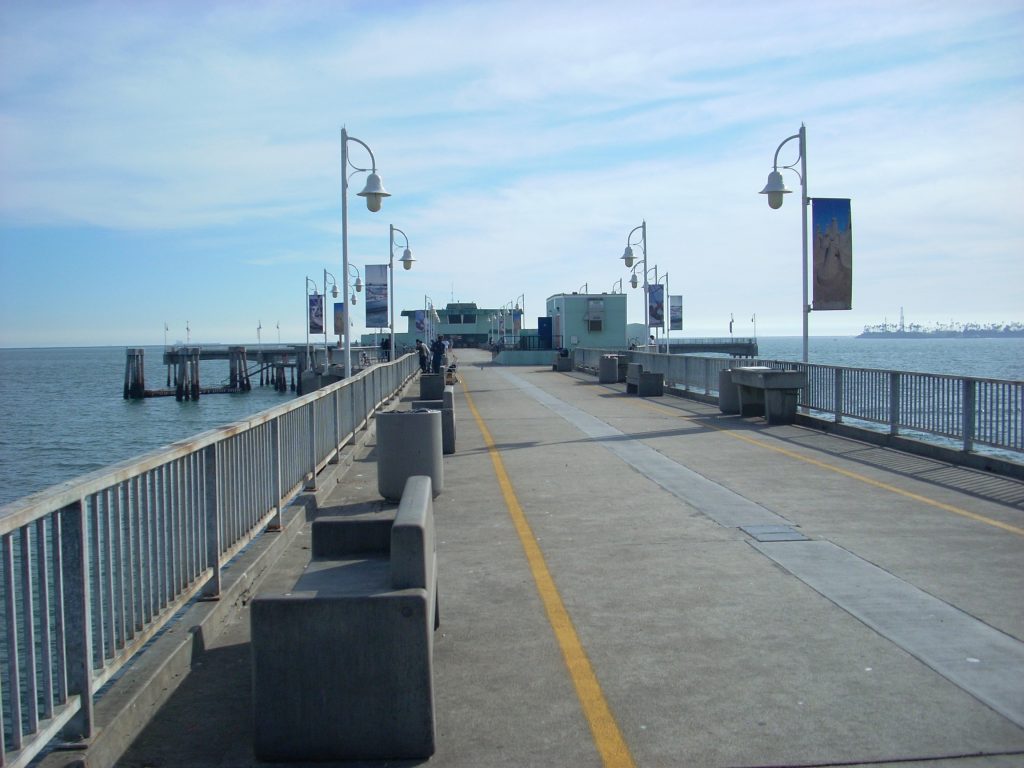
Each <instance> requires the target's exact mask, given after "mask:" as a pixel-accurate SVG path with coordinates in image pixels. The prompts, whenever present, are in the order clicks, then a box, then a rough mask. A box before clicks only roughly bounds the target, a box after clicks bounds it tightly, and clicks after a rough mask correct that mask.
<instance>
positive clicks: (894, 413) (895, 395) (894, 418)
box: [889, 371, 900, 435]
mask: <svg viewBox="0 0 1024 768" xmlns="http://www.w3.org/2000/svg"><path fill="white" fill-rule="evenodd" d="M899 430H900V373H899V371H889V434H890V435H896V434H898V433H899Z"/></svg>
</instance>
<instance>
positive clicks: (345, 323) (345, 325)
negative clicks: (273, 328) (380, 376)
mask: <svg viewBox="0 0 1024 768" xmlns="http://www.w3.org/2000/svg"><path fill="white" fill-rule="evenodd" d="M350 141H354V142H356V143H357V144H359V145H361V146H362V147H363V148H364V149H365V150H366V151H367V152H368V153H369V155H370V167H369V168H360V167H359V166H357V165H356V164H355V163H353V162H352V161H351V160H350V159H349V156H348V143H349V142H350ZM350 166H351V168H352V174H351V175H352V176H354V175H355V174H357V173H367V172H368V173H369V175H368V176H367V177H366V186H364V187H363V191H362V192H358V193H357V194H358V195H359V197H363V198H366V207H367V209H368V210H369V211H371V212H372V213H376V212H377V211H379V210H380V206H381V202H382V201H383V200H384V198H385V197H390V196H391V193H390V192H388V191H386V190H385V189H384V184H383V183H382V182H381V180H380V176H378V175H377V161H376V159H374V157H373V150H371V149H370V148H369V146H367V145H366V143H365V142H363V141H361V140H359V139H357V138H356V137H354V136H349V135H348V131H346V130H345V129H344V128H342V129H341V279H342V286H343V290H342V295H344V296H346V297H347V296H348V267H349V264H348V179H349V175H350V174H349V172H348V169H349V167H350ZM354 298H355V296H353V299H354ZM341 324H342V331H344V333H345V352H344V355H345V359H344V360H343V363H344V367H343V368H342V371H343V373H344V377H345V378H346V379H347V378H348V377H349V375H350V374H351V372H352V340H351V338H350V336H351V333H350V331H351V330H352V327H351V325H350V323H349V302H348V301H346V302H345V303H344V304H343V305H342V309H341Z"/></svg>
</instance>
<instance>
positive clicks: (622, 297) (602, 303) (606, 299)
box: [547, 293, 626, 349]
mask: <svg viewBox="0 0 1024 768" xmlns="http://www.w3.org/2000/svg"><path fill="white" fill-rule="evenodd" d="M547 317H549V318H551V335H552V340H553V342H554V346H555V348H559V347H565V348H567V349H573V348H575V347H596V348H599V349H625V348H626V294H624V293H556V294H555V295H554V296H550V297H548V301H547Z"/></svg>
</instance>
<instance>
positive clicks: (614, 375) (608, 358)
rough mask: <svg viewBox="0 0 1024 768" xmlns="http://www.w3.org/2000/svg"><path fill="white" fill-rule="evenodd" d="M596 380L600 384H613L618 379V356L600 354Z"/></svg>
mask: <svg viewBox="0 0 1024 768" xmlns="http://www.w3.org/2000/svg"><path fill="white" fill-rule="evenodd" d="M597 380H598V382H599V383H601V384H614V383H615V382H617V381H618V380H619V358H618V356H616V355H602V356H601V360H600V361H599V362H598V368H597Z"/></svg>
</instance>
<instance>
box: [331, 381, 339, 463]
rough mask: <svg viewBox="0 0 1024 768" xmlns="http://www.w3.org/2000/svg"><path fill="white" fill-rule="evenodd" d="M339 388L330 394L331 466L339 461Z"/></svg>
mask: <svg viewBox="0 0 1024 768" xmlns="http://www.w3.org/2000/svg"><path fill="white" fill-rule="evenodd" d="M340 398H341V388H340V387H339V388H338V389H336V390H334V392H332V393H331V409H332V410H331V413H333V414H334V457H333V458H332V459H331V463H332V464H337V463H338V462H340V461H341V403H340V402H339V399H340Z"/></svg>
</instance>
